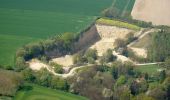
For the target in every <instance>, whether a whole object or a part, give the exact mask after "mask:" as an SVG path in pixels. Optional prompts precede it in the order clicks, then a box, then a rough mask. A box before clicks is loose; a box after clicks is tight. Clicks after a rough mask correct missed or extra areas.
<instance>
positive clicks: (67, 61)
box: [51, 55, 73, 67]
mask: <svg viewBox="0 0 170 100" xmlns="http://www.w3.org/2000/svg"><path fill="white" fill-rule="evenodd" d="M72 58H73V55H65V56H63V57H59V58H54V59H52V60H51V61H52V62H55V63H57V64H60V65H62V66H64V67H69V66H71V65H73V59H72Z"/></svg>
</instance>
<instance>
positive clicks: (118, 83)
mask: <svg viewBox="0 0 170 100" xmlns="http://www.w3.org/2000/svg"><path fill="white" fill-rule="evenodd" d="M125 82H126V77H125V76H123V75H121V76H120V77H119V78H118V79H117V81H116V85H117V86H120V85H122V84H125Z"/></svg>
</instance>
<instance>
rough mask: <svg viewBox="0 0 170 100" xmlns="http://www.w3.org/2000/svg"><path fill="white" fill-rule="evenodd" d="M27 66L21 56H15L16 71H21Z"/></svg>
mask: <svg viewBox="0 0 170 100" xmlns="http://www.w3.org/2000/svg"><path fill="white" fill-rule="evenodd" d="M26 67H27V64H26V63H25V59H24V58H23V57H17V58H16V66H15V70H16V71H21V70H23V69H25V68H26Z"/></svg>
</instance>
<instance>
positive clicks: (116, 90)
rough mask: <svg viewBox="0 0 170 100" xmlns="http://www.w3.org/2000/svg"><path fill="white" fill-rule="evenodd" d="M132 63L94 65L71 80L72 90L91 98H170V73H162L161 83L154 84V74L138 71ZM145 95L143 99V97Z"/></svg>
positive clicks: (98, 99) (143, 99)
mask: <svg viewBox="0 0 170 100" xmlns="http://www.w3.org/2000/svg"><path fill="white" fill-rule="evenodd" d="M135 67H136V66H135V65H133V64H132V63H130V62H125V63H124V64H123V63H121V62H117V61H116V62H114V63H112V65H111V66H107V65H94V66H92V67H89V68H87V69H86V70H81V71H80V72H79V74H78V75H77V77H72V78H71V79H69V83H70V84H71V85H70V92H72V93H76V94H80V95H83V96H86V97H88V98H90V99H91V100H169V97H170V95H169V91H170V83H169V82H170V76H169V75H170V74H168V71H162V72H160V73H159V75H158V76H155V77H157V78H158V80H155V81H152V82H153V83H155V82H156V83H158V84H157V85H154V86H153V85H151V83H152V82H151V81H150V78H151V77H152V76H151V75H149V74H147V73H141V72H138V71H136V70H135ZM141 97H142V98H141Z"/></svg>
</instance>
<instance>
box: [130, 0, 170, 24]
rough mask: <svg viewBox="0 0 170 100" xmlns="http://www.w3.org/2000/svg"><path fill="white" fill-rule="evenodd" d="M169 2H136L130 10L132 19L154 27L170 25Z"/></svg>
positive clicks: (150, 0) (169, 0)
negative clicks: (151, 24) (148, 23)
mask: <svg viewBox="0 0 170 100" xmlns="http://www.w3.org/2000/svg"><path fill="white" fill-rule="evenodd" d="M169 10H170V0H136V2H135V5H134V7H133V10H132V13H131V14H132V17H133V18H134V19H138V20H143V21H147V22H152V23H153V24H154V25H170V11H169Z"/></svg>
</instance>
